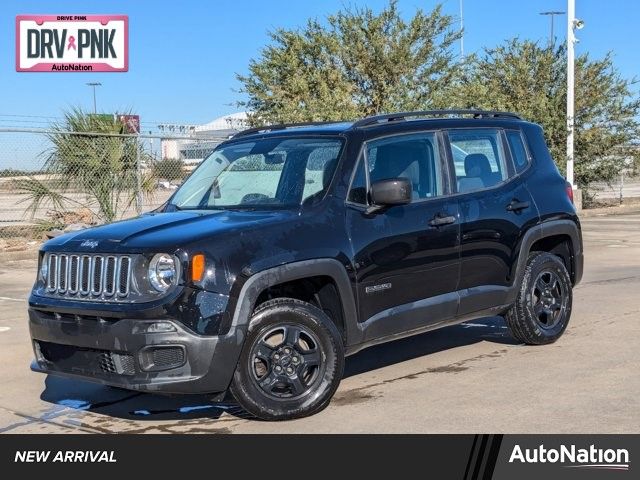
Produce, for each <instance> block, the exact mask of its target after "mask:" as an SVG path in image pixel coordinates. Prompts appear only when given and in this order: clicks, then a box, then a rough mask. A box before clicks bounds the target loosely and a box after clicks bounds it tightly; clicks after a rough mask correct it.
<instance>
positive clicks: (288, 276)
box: [232, 258, 358, 346]
mask: <svg viewBox="0 0 640 480" xmlns="http://www.w3.org/2000/svg"><path fill="white" fill-rule="evenodd" d="M323 277H326V278H328V279H330V280H331V284H332V285H333V286H335V289H336V293H337V296H338V299H339V306H340V308H341V312H340V313H341V320H342V323H343V325H336V326H337V327H338V328H339V329H342V332H341V333H342V335H343V340H344V344H345V346H347V345H350V344H352V343H354V341H356V339H357V338H358V337H357V333H358V331H357V327H356V323H357V310H356V305H355V301H354V297H353V290H352V288H351V281H350V279H349V276H348V274H347V271H346V270H345V268H344V266H343V265H342V263H340V262H339V261H338V260H335V259H333V258H321V259H313V260H303V261H299V262H293V263H287V264H284V265H279V266H277V267H273V268H269V269H267V270H263V271H260V272H257V273H255V274H254V275H252V276H251V277H249V279H248V280H247V281H246V282H245V284H244V285H243V287H242V289H241V290H240V294H239V297H238V298H239V300H238V303H237V305H236V308H235V310H234V313H233V319H232V326H233V327H236V328H242V329H244V328H246V327H247V326H248V324H249V321H250V319H251V315H252V314H253V311H254V310H255V308H256V306H257V305H258V304H259V300H260V299H261V296H263V298H264V294H265V292H267V291H269V290H270V289H272V288H274V287H278V286H280V285H283V284H288V283H291V282H296V281H299V282H304V281H312V280H313V281H315V279H318V278H323ZM293 297H294V298H296V295H293Z"/></svg>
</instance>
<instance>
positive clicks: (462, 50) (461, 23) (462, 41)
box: [460, 0, 464, 60]
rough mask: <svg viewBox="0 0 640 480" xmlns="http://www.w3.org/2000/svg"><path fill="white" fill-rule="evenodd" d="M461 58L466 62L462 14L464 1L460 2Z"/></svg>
mask: <svg viewBox="0 0 640 480" xmlns="http://www.w3.org/2000/svg"><path fill="white" fill-rule="evenodd" d="M460 58H461V59H462V60H464V15H463V13H462V0H460Z"/></svg>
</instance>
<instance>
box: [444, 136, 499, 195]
mask: <svg viewBox="0 0 640 480" xmlns="http://www.w3.org/2000/svg"><path fill="white" fill-rule="evenodd" d="M449 141H450V143H451V154H452V157H453V161H454V165H455V172H456V180H457V186H458V191H459V192H468V191H473V190H480V189H483V188H489V187H492V186H494V185H497V184H498V183H500V182H502V181H504V180H506V179H507V177H508V175H509V174H508V172H507V167H506V162H505V159H504V152H503V151H502V145H501V143H500V132H499V130H497V129H490V128H483V129H464V130H450V131H449Z"/></svg>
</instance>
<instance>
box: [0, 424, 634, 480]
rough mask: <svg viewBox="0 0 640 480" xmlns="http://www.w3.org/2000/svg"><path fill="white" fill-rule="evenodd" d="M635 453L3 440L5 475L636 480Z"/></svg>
mask: <svg viewBox="0 0 640 480" xmlns="http://www.w3.org/2000/svg"><path fill="white" fill-rule="evenodd" d="M639 443H640V436H638V435H625V436H607V435H593V436H580V435H506V436H503V435H385V436H379V435H334V436H331V435H301V436H291V435H239V436H233V435H203V436H197V435H191V436H168V435H155V436H154V435H151V436H142V435H138V436H136V435H110V436H97V435H32V436H29V435H3V436H0V471H1V472H3V474H9V473H13V474H18V475H20V474H41V473H46V474H48V475H57V474H63V475H67V476H71V477H73V476H74V474H75V475H78V476H80V475H83V476H86V475H87V474H93V473H94V472H96V473H106V474H109V475H113V474H118V475H127V478H128V477H129V476H131V475H132V472H144V474H145V476H147V475H162V476H163V477H164V476H167V474H168V473H170V472H181V474H182V475H185V474H186V475H189V474H190V473H193V474H195V473H196V472H210V474H211V475H213V476H216V475H222V474H223V472H224V474H225V476H228V475H230V474H232V475H241V476H242V477H241V478H245V476H246V475H250V474H253V475H261V476H265V475H266V476H268V478H272V477H275V476H277V475H280V474H286V475H295V472H300V473H301V474H304V472H309V473H313V476H315V477H317V476H319V475H327V476H329V475H333V476H335V475H336V474H337V473H339V474H340V476H344V470H343V469H346V468H349V471H350V472H353V474H354V475H357V476H358V477H362V476H365V475H366V476H373V477H386V478H396V477H398V476H399V475H402V476H403V477H404V476H406V475H407V474H409V473H411V476H415V475H416V474H417V475H419V476H420V477H424V478H434V479H461V480H478V479H481V480H489V479H497V480H502V479H514V478H517V479H524V480H526V479H539V478H545V479H553V478H562V479H600V478H636V477H634V476H633V467H632V462H633V455H634V453H635V452H636V451H637V450H638V448H637V446H638V444H639ZM218 469H219V470H218ZM6 478H9V477H6ZM328 478H329V477H328Z"/></svg>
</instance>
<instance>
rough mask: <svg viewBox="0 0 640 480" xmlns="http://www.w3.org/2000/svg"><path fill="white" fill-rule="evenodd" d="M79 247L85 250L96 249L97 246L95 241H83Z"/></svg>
mask: <svg viewBox="0 0 640 480" xmlns="http://www.w3.org/2000/svg"><path fill="white" fill-rule="evenodd" d="M80 246H81V247H85V248H96V247H97V246H98V241H97V240H85V241H83V242H82V243H81V244H80Z"/></svg>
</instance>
